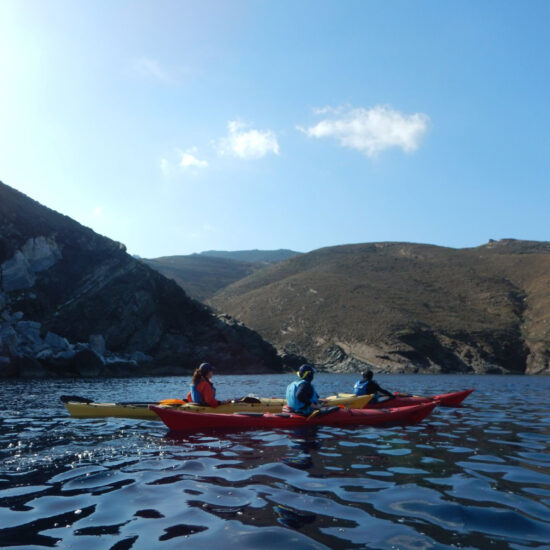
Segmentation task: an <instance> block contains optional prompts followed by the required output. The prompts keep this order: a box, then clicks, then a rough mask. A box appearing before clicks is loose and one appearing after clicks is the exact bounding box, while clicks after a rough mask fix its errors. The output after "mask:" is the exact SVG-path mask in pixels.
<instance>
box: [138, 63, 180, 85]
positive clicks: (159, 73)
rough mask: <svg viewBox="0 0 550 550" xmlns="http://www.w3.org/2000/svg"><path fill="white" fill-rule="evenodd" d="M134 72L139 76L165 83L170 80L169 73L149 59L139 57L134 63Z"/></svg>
mask: <svg viewBox="0 0 550 550" xmlns="http://www.w3.org/2000/svg"><path fill="white" fill-rule="evenodd" d="M134 70H135V71H136V73H137V74H138V75H140V76H143V77H146V78H156V79H158V80H164V81H165V82H167V81H170V80H172V78H171V76H170V73H169V72H168V71H167V70H166V69H165V68H164V67H163V66H162V65H161V64H160V63H159V62H158V61H157V60H156V59H152V58H151V57H140V58H139V59H136V60H135V61H134Z"/></svg>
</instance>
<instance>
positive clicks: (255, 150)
mask: <svg viewBox="0 0 550 550" xmlns="http://www.w3.org/2000/svg"><path fill="white" fill-rule="evenodd" d="M227 129H228V136H227V137H225V138H222V139H221V140H220V141H219V146H218V150H219V153H220V154H222V155H233V156H236V157H239V158H242V159H257V158H262V157H265V155H267V154H268V153H274V154H276V155H278V154H279V143H278V141H277V136H276V135H275V132H273V131H272V130H255V129H248V126H247V125H246V124H244V123H243V122H239V121H236V120H230V121H229V122H228V123H227Z"/></svg>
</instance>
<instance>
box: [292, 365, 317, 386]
mask: <svg viewBox="0 0 550 550" xmlns="http://www.w3.org/2000/svg"><path fill="white" fill-rule="evenodd" d="M296 374H297V375H298V377H299V378H301V379H302V380H306V381H307V382H311V381H312V380H313V375H314V374H315V369H314V368H313V366H312V365H308V364H307V363H306V364H305V365H302V366H301V367H300V368H299V369H298V372H297V373H296Z"/></svg>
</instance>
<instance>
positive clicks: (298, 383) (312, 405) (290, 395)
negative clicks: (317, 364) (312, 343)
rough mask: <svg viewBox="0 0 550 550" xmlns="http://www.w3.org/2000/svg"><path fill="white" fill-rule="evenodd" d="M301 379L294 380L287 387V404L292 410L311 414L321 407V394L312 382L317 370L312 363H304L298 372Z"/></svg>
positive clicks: (307, 414)
mask: <svg viewBox="0 0 550 550" xmlns="http://www.w3.org/2000/svg"><path fill="white" fill-rule="evenodd" d="M296 374H297V375H298V377H299V380H294V382H291V383H290V384H289V385H288V386H287V388H286V404H287V407H288V409H290V411H291V412H295V413H298V414H303V415H305V416H309V415H310V414H311V413H312V412H313V411H314V410H315V409H319V408H320V403H319V395H318V394H317V392H316V391H315V387H314V386H313V384H312V383H311V381H312V380H313V375H314V374H315V370H314V368H313V367H312V366H311V365H307V364H306V365H302V366H301V367H300V368H299V370H298V372H297V373H296Z"/></svg>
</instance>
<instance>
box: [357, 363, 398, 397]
mask: <svg viewBox="0 0 550 550" xmlns="http://www.w3.org/2000/svg"><path fill="white" fill-rule="evenodd" d="M372 376H373V374H372V371H370V370H368V371H366V372H364V373H363V377H362V378H361V380H357V382H355V385H354V386H353V392H354V393H355V395H367V394H371V393H372V394H374V397H373V398H372V400H371V403H376V402H378V397H379V396H378V394H379V393H383V394H384V395H387V396H389V398H390V399H394V398H395V396H394V395H392V393H391V392H389V391H388V390H385V389H384V388H382V387H380V386H379V385H378V384H377V383H376V382H375V381H374V380H373V379H372Z"/></svg>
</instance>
